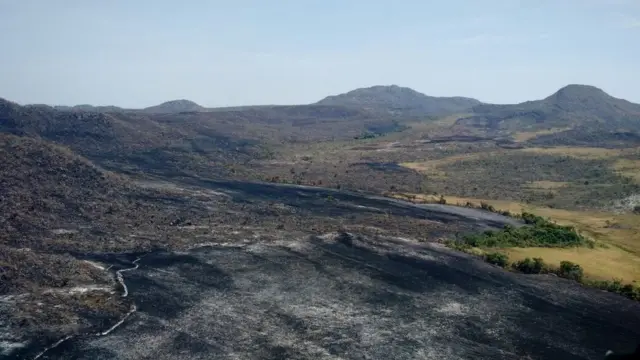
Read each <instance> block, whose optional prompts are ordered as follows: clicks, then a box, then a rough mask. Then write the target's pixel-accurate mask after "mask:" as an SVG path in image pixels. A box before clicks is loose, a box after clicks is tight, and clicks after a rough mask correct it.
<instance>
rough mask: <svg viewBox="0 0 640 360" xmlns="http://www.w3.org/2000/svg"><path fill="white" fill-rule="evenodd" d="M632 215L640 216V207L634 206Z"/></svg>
mask: <svg viewBox="0 0 640 360" xmlns="http://www.w3.org/2000/svg"><path fill="white" fill-rule="evenodd" d="M633 213H634V214H640V205H636V206H634V207H633Z"/></svg>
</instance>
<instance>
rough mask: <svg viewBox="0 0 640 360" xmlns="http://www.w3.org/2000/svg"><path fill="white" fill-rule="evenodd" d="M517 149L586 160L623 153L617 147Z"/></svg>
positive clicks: (605, 157)
mask: <svg viewBox="0 0 640 360" xmlns="http://www.w3.org/2000/svg"><path fill="white" fill-rule="evenodd" d="M519 151H522V152H529V153H536V154H546V155H558V156H571V157H576V158H579V159H587V160H598V159H607V158H612V157H617V156H620V155H622V154H623V150H619V149H605V148H596V147H572V146H558V147H552V148H541V147H531V148H524V149H520V150H519Z"/></svg>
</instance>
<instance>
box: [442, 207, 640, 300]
mask: <svg viewBox="0 0 640 360" xmlns="http://www.w3.org/2000/svg"><path fill="white" fill-rule="evenodd" d="M519 217H521V218H522V219H523V220H524V222H525V225H524V226H522V227H519V228H515V227H512V226H508V225H507V226H505V227H504V228H503V229H502V230H497V231H485V232H484V233H481V234H472V235H467V236H464V237H462V238H461V239H458V240H456V241H449V242H447V243H446V245H447V246H449V247H451V248H454V249H457V250H461V251H465V252H472V249H473V248H480V249H490V248H502V249H504V248H509V247H563V248H567V247H578V246H588V247H591V248H593V247H594V246H595V244H594V242H593V241H592V240H589V239H587V238H585V237H584V236H582V235H580V234H578V233H577V232H576V230H575V228H573V227H570V226H561V225H557V224H555V223H553V222H550V221H549V220H547V219H544V218H542V217H540V216H536V215H533V214H530V213H523V214H522V215H520V216H519ZM483 259H484V260H485V261H486V262H488V263H490V264H493V265H497V266H500V267H502V268H505V269H510V270H512V271H517V272H520V273H524V274H555V275H557V276H560V277H563V278H566V279H571V280H574V281H577V282H579V283H581V284H583V285H585V286H589V287H594V288H598V289H601V290H605V291H609V292H613V293H617V294H620V295H623V296H625V297H627V298H629V299H632V300H636V301H640V287H638V286H636V285H634V284H623V283H622V281H620V280H613V281H597V280H590V279H585V278H584V271H583V269H582V267H581V266H580V265H579V264H576V263H573V262H571V261H562V262H560V266H559V267H554V266H551V265H549V264H546V263H545V262H544V260H543V259H541V258H533V259H531V258H526V259H524V260H520V261H516V262H513V263H510V262H509V257H508V256H507V254H505V253H502V252H499V251H490V252H485V253H484V255H483Z"/></svg>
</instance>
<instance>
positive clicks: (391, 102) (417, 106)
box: [316, 85, 480, 117]
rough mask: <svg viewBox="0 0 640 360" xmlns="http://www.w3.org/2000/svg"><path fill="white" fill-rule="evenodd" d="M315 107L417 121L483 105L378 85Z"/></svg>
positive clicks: (341, 95)
mask: <svg viewBox="0 0 640 360" xmlns="http://www.w3.org/2000/svg"><path fill="white" fill-rule="evenodd" d="M316 104H319V105H341V106H351V107H357V108H363V109H366V110H369V111H375V112H382V113H384V114H392V115H396V116H400V117H402V116H410V117H414V116H426V115H445V114H455V113H464V112H468V111H469V110H470V109H471V108H472V107H473V106H475V105H478V104H480V101H478V100H476V99H470V98H466V97H433V96H427V95H425V94H423V93H420V92H417V91H415V90H413V89H410V88H407V87H401V86H397V85H390V86H382V85H378V86H372V87H368V88H360V89H355V90H352V91H349V92H347V93H344V94H339V95H333V96H328V97H326V98H324V99H322V100H320V101H318V102H317V103H316Z"/></svg>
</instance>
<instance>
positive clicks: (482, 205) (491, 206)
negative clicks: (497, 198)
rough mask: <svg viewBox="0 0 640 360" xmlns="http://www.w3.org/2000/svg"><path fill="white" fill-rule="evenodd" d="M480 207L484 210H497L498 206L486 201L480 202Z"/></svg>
mask: <svg viewBox="0 0 640 360" xmlns="http://www.w3.org/2000/svg"><path fill="white" fill-rule="evenodd" d="M480 208H481V209H482V210H487V211H491V212H496V208H494V207H493V205H489V204H487V203H486V202H481V203H480Z"/></svg>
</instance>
